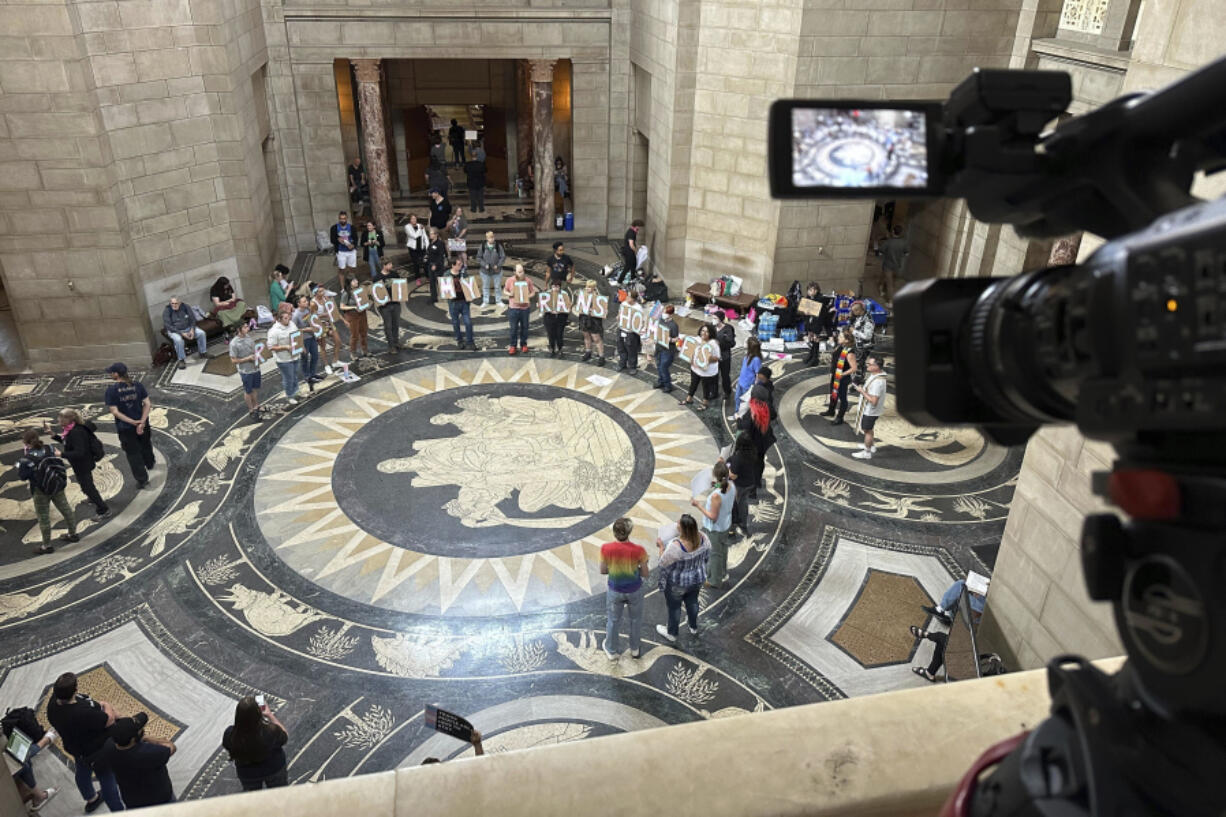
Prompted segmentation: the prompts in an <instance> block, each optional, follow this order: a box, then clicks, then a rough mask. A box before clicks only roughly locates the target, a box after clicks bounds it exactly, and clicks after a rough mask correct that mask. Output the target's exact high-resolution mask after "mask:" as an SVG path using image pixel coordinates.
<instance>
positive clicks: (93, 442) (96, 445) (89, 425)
mask: <svg viewBox="0 0 1226 817" xmlns="http://www.w3.org/2000/svg"><path fill="white" fill-rule="evenodd" d="M81 425H83V426H85V436H87V437H88V438H89V456H90V458H91V459H93V461H94V462H102V458H103V457H105V456H106V451H105V450H103V448H102V440H100V439H98V426H97V425H95V424H94V422H93V420H86V421H85V422H83V423H81Z"/></svg>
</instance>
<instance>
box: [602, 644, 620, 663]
mask: <svg viewBox="0 0 1226 817" xmlns="http://www.w3.org/2000/svg"><path fill="white" fill-rule="evenodd" d="M604 654H605V655H607V656H609V660H610V661H616V660H617V653H615V652H612V651H610V650H609V648H608V647H605V648H604Z"/></svg>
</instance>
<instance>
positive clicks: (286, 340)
mask: <svg viewBox="0 0 1226 817" xmlns="http://www.w3.org/2000/svg"><path fill="white" fill-rule="evenodd" d="M296 331H298V329H297V327H295V326H294V323H293V312H291V311H290V310H288V309H282V310H281V311H280V312H278V313H277V320H276V322H275V323H273V325H272V327H270V328H269V330H268V339H267V341H266V343H267V347H266V348H267V349H268V351H270V352H272V353H273V359H274V360H276V361H277V369H278V370H279V371H280V372H281V384H282V385H283V386H284V387H285V402H287V403H289V404H290V405H291V406H296V405H298V399H297V396H296V395H297V394H298V369H299V367H300V366H301V364H300V363H299V362H298V358H300V357H301V356H302V349H301V348H298V349H295V348H294V346H293V343H292V337H293V334H294V332H296Z"/></svg>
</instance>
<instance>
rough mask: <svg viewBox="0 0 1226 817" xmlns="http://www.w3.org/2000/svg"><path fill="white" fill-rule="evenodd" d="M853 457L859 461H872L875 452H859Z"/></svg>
mask: <svg viewBox="0 0 1226 817" xmlns="http://www.w3.org/2000/svg"><path fill="white" fill-rule="evenodd" d="M851 456H852V457H853V458H854V459H857V460H871V459H872V458H873V452H872V451H857V452H856V453H854V454H852V455H851Z"/></svg>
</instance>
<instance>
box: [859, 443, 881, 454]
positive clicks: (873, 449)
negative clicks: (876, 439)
mask: <svg viewBox="0 0 1226 817" xmlns="http://www.w3.org/2000/svg"><path fill="white" fill-rule="evenodd" d="M860 450H862V451H863V450H864V443H860ZM868 451H869V453H870V454H876V453H877V446H875V445H874V446H873V447H872V448H870V449H868Z"/></svg>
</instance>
